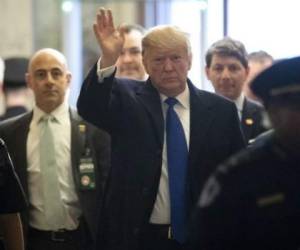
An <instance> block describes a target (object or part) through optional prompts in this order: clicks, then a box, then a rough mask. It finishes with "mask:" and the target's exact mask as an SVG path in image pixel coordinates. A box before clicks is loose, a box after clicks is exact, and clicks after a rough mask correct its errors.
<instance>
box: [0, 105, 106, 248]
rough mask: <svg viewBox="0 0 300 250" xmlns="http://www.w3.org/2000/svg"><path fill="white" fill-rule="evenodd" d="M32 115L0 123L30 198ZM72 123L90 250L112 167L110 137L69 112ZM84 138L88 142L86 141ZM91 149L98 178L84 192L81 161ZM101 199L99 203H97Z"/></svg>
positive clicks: (25, 220) (76, 179)
mask: <svg viewBox="0 0 300 250" xmlns="http://www.w3.org/2000/svg"><path fill="white" fill-rule="evenodd" d="M32 114H33V113H32V112H29V113H26V114H24V115H20V116H18V117H15V118H12V119H9V120H6V121H4V122H2V123H0V134H1V137H2V138H3V140H4V141H5V142H6V144H7V148H8V151H9V152H10V155H11V158H12V161H13V163H14V166H15V169H16V172H17V174H18V176H19V178H20V181H21V184H22V186H23V187H24V191H25V194H26V195H27V197H28V196H29V193H28V180H27V156H26V143H27V136H28V132H29V125H30V122H31V119H32ZM70 119H71V163H72V170H73V177H74V183H75V187H76V193H77V195H78V198H79V202H80V205H81V209H82V218H81V223H82V224H81V225H83V228H84V229H83V230H82V233H83V241H85V242H83V245H85V246H86V249H91V248H92V245H93V243H94V240H95V232H96V226H97V225H96V218H97V215H98V211H99V210H100V204H101V203H102V201H101V200H99V199H101V197H102V195H103V188H104V184H105V180H106V177H107V174H108V168H109V165H110V137H109V135H108V134H107V133H106V132H105V131H102V130H99V129H97V128H96V127H94V126H93V125H91V124H88V123H87V122H85V121H84V120H83V119H82V118H81V117H80V116H79V115H78V114H77V112H75V111H74V110H70ZM83 124H84V125H85V126H86V136H82V133H80V130H79V126H80V125H83ZM84 137H85V138H84ZM86 147H89V148H90V150H91V153H92V158H93V163H94V166H95V174H96V189H95V190H83V189H81V188H80V187H81V185H80V179H79V177H80V175H79V161H80V157H81V155H82V153H83V152H84V150H85V148H86ZM97 199H98V202H97ZM22 220H23V225H24V231H25V236H26V231H27V227H28V211H26V212H25V213H23V214H22Z"/></svg>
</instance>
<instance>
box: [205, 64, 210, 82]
mask: <svg viewBox="0 0 300 250" xmlns="http://www.w3.org/2000/svg"><path fill="white" fill-rule="evenodd" d="M205 74H206V78H207V79H208V80H210V75H209V68H208V67H207V66H205Z"/></svg>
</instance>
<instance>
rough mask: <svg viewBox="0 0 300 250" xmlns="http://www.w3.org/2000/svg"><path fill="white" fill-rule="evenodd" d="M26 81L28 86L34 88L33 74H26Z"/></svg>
mask: <svg viewBox="0 0 300 250" xmlns="http://www.w3.org/2000/svg"><path fill="white" fill-rule="evenodd" d="M25 81H26V85H27V87H28V88H31V89H32V85H31V75H30V74H29V73H26V74H25Z"/></svg>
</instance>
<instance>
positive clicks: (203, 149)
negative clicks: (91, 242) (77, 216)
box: [78, 66, 244, 250]
mask: <svg viewBox="0 0 300 250" xmlns="http://www.w3.org/2000/svg"><path fill="white" fill-rule="evenodd" d="M188 87H189V90H190V145H189V158H188V181H187V183H188V187H187V190H188V197H189V199H188V207H189V211H190V210H191V209H192V207H193V206H194V205H195V203H196V201H197V198H198V196H199V193H200V190H201V189H202V187H203V184H204V182H205V180H206V179H207V177H208V176H209V175H210V173H211V172H212V171H213V170H214V169H215V166H216V165H217V164H218V163H220V162H221V161H223V160H224V159H226V158H227V157H228V156H230V155H231V154H233V153H234V152H236V151H238V150H239V149H241V148H242V147H243V146H244V141H243V138H242V134H241V131H240V125H239V121H238V117H237V112H236V108H235V105H234V104H233V103H231V102H229V101H227V100H225V99H224V98H221V97H218V96H216V95H214V94H212V93H208V92H205V91H201V90H198V89H196V87H194V86H193V84H192V83H191V82H190V81H188ZM78 111H79V113H80V114H81V115H82V116H83V117H84V118H85V119H87V120H88V121H89V122H91V123H93V124H95V125H97V126H99V127H101V128H103V129H105V130H106V131H108V132H109V133H110V135H111V138H112V168H111V171H110V175H109V180H108V186H107V193H106V197H105V208H104V216H105V217H104V221H101V222H99V225H100V230H99V236H98V237H97V239H98V244H97V247H98V248H97V249H111V250H127V249H128V250H129V249H130V250H134V249H139V243H138V242H139V237H140V234H141V231H142V230H143V226H144V225H145V224H147V223H148V222H149V218H150V215H151V212H152V209H153V206H154V202H155V199H156V194H157V191H158V184H159V180H160V175H161V166H162V151H163V141H164V118H163V113H162V108H161V100H160V96H159V93H158V92H157V90H156V89H155V88H154V87H153V85H152V83H151V80H150V79H148V81H147V82H146V83H144V84H141V82H138V81H134V80H128V79H127V80H126V79H117V78H114V75H112V76H111V77H109V78H106V79H105V81H104V82H103V83H99V82H98V77H97V74H96V66H95V67H94V68H93V69H92V71H91V72H90V73H89V75H88V77H87V78H86V80H85V82H84V84H83V87H82V90H81V93H80V97H79V100H78ZM101 229H102V230H101Z"/></svg>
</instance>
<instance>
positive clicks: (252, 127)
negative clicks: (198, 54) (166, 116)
mask: <svg viewBox="0 0 300 250" xmlns="http://www.w3.org/2000/svg"><path fill="white" fill-rule="evenodd" d="M205 60H206V67H205V71H206V75H207V78H208V79H209V80H210V81H211V83H212V85H213V87H214V89H215V92H216V93H217V94H219V95H222V96H224V97H226V98H228V99H230V100H231V101H233V102H234V103H235V105H236V107H237V110H238V114H239V118H240V122H241V127H242V131H243V133H244V136H245V139H246V141H247V142H249V141H250V140H251V139H254V138H255V137H256V136H258V135H259V134H261V133H262V132H264V131H265V130H266V128H265V127H264V125H263V112H264V108H263V106H262V105H261V104H259V103H257V102H255V101H252V100H250V99H249V98H247V97H245V96H244V94H243V92H242V91H243V86H244V84H245V81H246V79H247V76H248V74H249V67H248V55H247V51H246V49H245V46H244V45H243V44H242V43H241V42H240V41H236V40H233V39H231V38H229V37H225V38H223V39H221V40H219V41H217V42H215V43H214V44H212V45H211V47H210V48H209V49H208V50H207V53H206V57H205ZM250 142H251V141H250Z"/></svg>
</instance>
